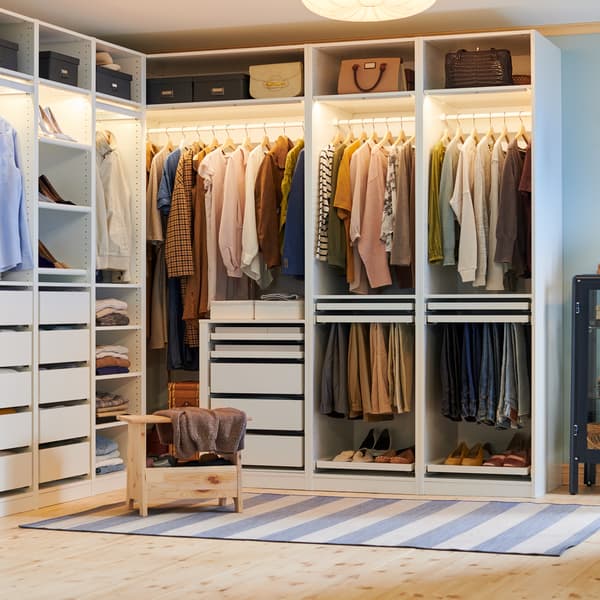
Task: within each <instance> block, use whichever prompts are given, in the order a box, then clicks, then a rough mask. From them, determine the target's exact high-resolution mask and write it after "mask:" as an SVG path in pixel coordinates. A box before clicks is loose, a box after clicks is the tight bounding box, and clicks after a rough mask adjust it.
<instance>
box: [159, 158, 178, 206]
mask: <svg viewBox="0 0 600 600" xmlns="http://www.w3.org/2000/svg"><path fill="white" fill-rule="evenodd" d="M180 157H181V148H176V149H175V150H173V152H171V153H170V154H169V156H167V159H166V160H165V165H164V167H163V173H162V177H161V178H160V184H159V186H158V194H157V197H156V206H157V208H158V210H159V211H160V214H161V215H163V216H165V217H166V216H168V214H169V212H170V210H171V197H172V196H173V186H174V185H175V173H176V172H177V165H179V159H180Z"/></svg>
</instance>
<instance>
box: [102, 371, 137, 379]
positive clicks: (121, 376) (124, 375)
mask: <svg viewBox="0 0 600 600" xmlns="http://www.w3.org/2000/svg"><path fill="white" fill-rule="evenodd" d="M141 376H142V374H141V373H140V372H139V371H133V372H129V373H116V374H115V375H96V381H109V380H111V379H135V378H136V377H141Z"/></svg>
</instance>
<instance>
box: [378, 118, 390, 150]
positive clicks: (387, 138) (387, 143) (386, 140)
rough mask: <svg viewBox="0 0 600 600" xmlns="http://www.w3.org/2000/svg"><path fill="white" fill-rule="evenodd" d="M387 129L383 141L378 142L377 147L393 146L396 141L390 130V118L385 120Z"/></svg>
mask: <svg viewBox="0 0 600 600" xmlns="http://www.w3.org/2000/svg"><path fill="white" fill-rule="evenodd" d="M385 126H386V131H385V135H384V136H383V138H381V141H380V142H379V143H378V144H377V148H383V147H384V146H391V145H392V144H393V143H394V136H393V135H392V132H391V131H390V123H389V121H388V119H386V120H385Z"/></svg>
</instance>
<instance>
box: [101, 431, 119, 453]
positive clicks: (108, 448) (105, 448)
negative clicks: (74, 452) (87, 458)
mask: <svg viewBox="0 0 600 600" xmlns="http://www.w3.org/2000/svg"><path fill="white" fill-rule="evenodd" d="M118 449H119V445H118V444H117V442H115V441H114V440H111V439H110V438H107V437H105V436H103V435H101V434H100V433H97V434H96V456H106V455H107V454H110V453H111V452H114V451H115V450H118Z"/></svg>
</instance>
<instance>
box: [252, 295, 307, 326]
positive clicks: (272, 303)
mask: <svg viewBox="0 0 600 600" xmlns="http://www.w3.org/2000/svg"><path fill="white" fill-rule="evenodd" d="M254 318H255V319H256V320H257V321H279V320H287V319H290V320H297V319H300V320H301V319H304V300H256V301H255V303H254Z"/></svg>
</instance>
